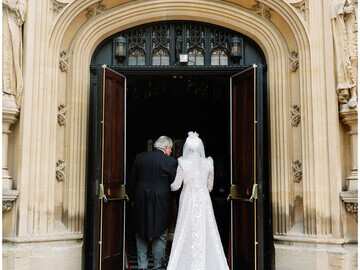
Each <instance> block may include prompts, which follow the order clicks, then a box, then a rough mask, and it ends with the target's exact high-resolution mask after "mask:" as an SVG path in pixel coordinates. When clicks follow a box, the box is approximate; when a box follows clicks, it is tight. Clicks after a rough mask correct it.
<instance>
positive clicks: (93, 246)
mask: <svg viewBox="0 0 360 270" xmlns="http://www.w3.org/2000/svg"><path fill="white" fill-rule="evenodd" d="M97 87H98V91H96V93H92V94H91V98H90V104H91V106H90V125H89V126H90V137H89V164H88V166H89V170H88V172H89V185H88V192H89V193H90V194H89V195H88V204H87V206H88V210H87V214H88V217H87V226H86V231H87V233H86V242H87V248H86V250H87V251H86V253H87V256H86V257H87V259H86V268H87V269H104V270H110V269H123V268H124V252H125V232H124V230H125V201H126V199H127V196H126V193H125V188H124V184H125V177H126V176H125V151H126V149H125V139H126V138H125V128H126V123H125V119H126V115H125V113H126V110H125V105H126V91H125V89H126V78H125V77H124V76H122V75H121V74H119V73H116V72H115V71H113V70H111V69H109V68H107V67H106V66H105V65H104V66H103V67H102V68H101V69H99V70H98V80H97Z"/></svg>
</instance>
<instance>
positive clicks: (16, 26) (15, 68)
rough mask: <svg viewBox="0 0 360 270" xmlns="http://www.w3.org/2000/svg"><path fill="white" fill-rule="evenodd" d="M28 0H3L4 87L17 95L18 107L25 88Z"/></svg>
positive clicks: (11, 93) (8, 92) (9, 92)
mask: <svg viewBox="0 0 360 270" xmlns="http://www.w3.org/2000/svg"><path fill="white" fill-rule="evenodd" d="M25 10H26V0H17V1H13V0H2V16H3V19H2V22H3V24H2V30H3V35H2V38H3V42H2V50H3V52H5V53H3V58H2V88H3V93H6V94H8V95H13V96H14V97H15V101H16V105H17V107H18V108H20V106H21V97H22V92H23V88H24V82H23V76H22V54H23V45H22V25H23V23H24V21H25Z"/></svg>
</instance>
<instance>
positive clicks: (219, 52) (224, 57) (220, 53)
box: [211, 47, 229, 66]
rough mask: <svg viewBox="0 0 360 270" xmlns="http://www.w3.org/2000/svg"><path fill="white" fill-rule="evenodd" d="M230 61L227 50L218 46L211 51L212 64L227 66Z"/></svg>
mask: <svg viewBox="0 0 360 270" xmlns="http://www.w3.org/2000/svg"><path fill="white" fill-rule="evenodd" d="M228 63H229V56H228V53H227V50H226V49H224V48H221V47H217V48H215V49H213V50H212V51H211V65H212V66H215V65H217V66H227V65H228Z"/></svg>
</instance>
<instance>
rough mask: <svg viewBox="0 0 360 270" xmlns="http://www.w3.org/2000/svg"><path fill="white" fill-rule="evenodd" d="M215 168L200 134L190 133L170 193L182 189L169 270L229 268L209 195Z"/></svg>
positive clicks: (218, 269) (216, 269) (217, 269)
mask: <svg viewBox="0 0 360 270" xmlns="http://www.w3.org/2000/svg"><path fill="white" fill-rule="evenodd" d="M213 183H214V165H213V160H212V158H211V157H208V158H205V152H204V147H203V144H202V141H201V139H200V138H198V134H197V133H192V132H189V137H188V138H187V140H186V142H185V145H184V151H183V156H182V157H180V158H179V165H178V168H177V174H176V177H175V180H174V182H173V183H172V184H171V190H173V191H175V190H178V189H179V188H180V187H181V185H183V189H182V191H181V195H180V201H179V210H178V217H177V223H176V228H175V233H174V239H173V243H172V248H171V254H170V258H169V263H168V267H167V270H223V269H227V270H228V269H229V267H228V265H227V262H226V258H225V254H224V250H223V247H222V243H221V239H220V235H219V232H218V228H217V225H216V221H215V216H214V211H213V207H212V203H211V199H210V194H209V192H210V191H211V190H212V188H213Z"/></svg>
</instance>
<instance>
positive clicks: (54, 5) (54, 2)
mask: <svg viewBox="0 0 360 270" xmlns="http://www.w3.org/2000/svg"><path fill="white" fill-rule="evenodd" d="M50 2H51V6H50V9H51V10H52V11H53V12H54V13H55V14H59V13H60V12H61V10H62V9H63V8H64V7H65V6H66V4H67V3H63V2H61V1H58V0H50Z"/></svg>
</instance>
